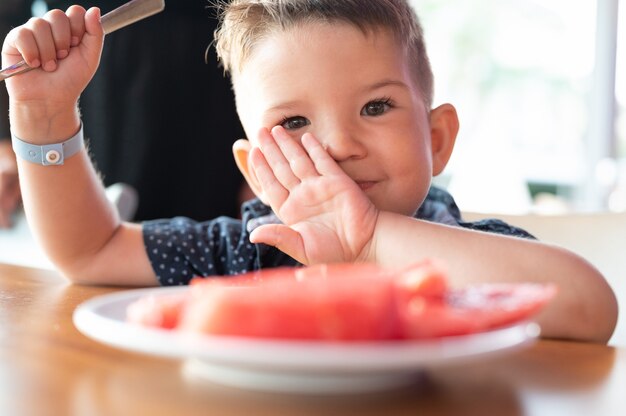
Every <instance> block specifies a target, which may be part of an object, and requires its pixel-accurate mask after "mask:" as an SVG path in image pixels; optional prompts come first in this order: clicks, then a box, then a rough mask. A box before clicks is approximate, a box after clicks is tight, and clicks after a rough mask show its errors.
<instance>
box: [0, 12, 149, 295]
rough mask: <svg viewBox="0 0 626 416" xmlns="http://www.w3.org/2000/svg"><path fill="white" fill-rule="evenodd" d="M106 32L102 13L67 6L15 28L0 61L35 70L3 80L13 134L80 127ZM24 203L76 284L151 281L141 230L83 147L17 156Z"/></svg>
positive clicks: (59, 133)
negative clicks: (121, 210) (48, 156)
mask: <svg viewBox="0 0 626 416" xmlns="http://www.w3.org/2000/svg"><path fill="white" fill-rule="evenodd" d="M103 39H104V33H103V30H102V26H101V24H100V11H99V10H98V9H97V8H92V9H90V10H89V11H85V9H83V8H82V7H79V6H72V7H70V8H69V9H68V10H67V12H66V13H63V12H62V11H59V10H52V11H50V12H48V13H47V14H46V15H45V16H44V17H43V18H33V19H31V20H29V21H28V22H27V23H26V24H24V25H22V26H20V27H17V28H15V29H13V30H12V31H11V32H10V33H9V34H8V35H7V38H6V39H5V41H4V45H3V48H2V66H3V67H6V66H9V65H12V64H14V63H16V62H19V61H20V60H21V59H24V60H26V62H27V63H28V64H29V66H31V67H33V68H38V69H37V70H33V71H30V72H28V73H25V74H22V75H19V76H15V77H12V78H9V79H7V80H6V81H5V82H6V86H7V91H8V93H9V98H10V107H9V112H10V121H11V132H12V134H13V135H14V136H15V137H17V138H19V139H21V140H22V141H24V142H26V143H29V144H32V145H36V146H43V145H48V144H53V143H61V142H63V141H65V140H67V139H69V138H70V137H73V136H74V135H76V134H77V133H78V132H79V130H80V129H81V122H80V114H79V111H78V98H79V96H80V94H81V92H82V91H83V89H84V88H85V87H86V86H87V84H88V83H89V81H90V80H91V78H92V76H93V74H94V73H95V71H96V69H97V67H98V63H99V59H100V53H101V51H102V45H103ZM18 168H19V174H20V183H21V188H22V194H23V200H24V208H25V211H26V215H27V218H28V221H29V223H30V225H31V228H32V230H33V232H34V235H35V237H36V239H37V240H38V241H39V242H40V243H41V244H42V245H43V247H44V249H45V252H46V253H47V254H48V256H49V258H50V260H51V261H52V262H53V263H54V264H55V266H57V268H58V269H59V270H60V271H61V272H62V273H63V274H64V275H65V276H67V277H68V278H69V279H70V280H72V281H76V282H82V283H97V284H123V285H129V284H130V285H148V284H156V280H155V278H154V275H153V272H152V269H151V267H150V264H149V262H148V259H147V256H146V254H145V251H144V249H143V240H142V235H141V229H140V227H138V226H131V225H123V224H121V223H120V220H119V218H118V216H117V212H116V210H115V208H114V207H113V206H112V205H111V204H110V203H109V202H108V200H107V199H106V197H105V193H104V188H103V186H102V183H101V181H100V178H99V177H98V175H97V173H96V172H95V170H94V169H93V166H92V165H91V162H90V160H89V156H88V154H87V151H86V150H85V149H82V150H80V151H79V152H78V153H76V154H75V155H73V156H71V157H68V158H67V159H66V160H65V161H64V164H63V165H60V166H43V165H41V164H38V163H33V162H30V161H26V160H23V159H22V158H19V157H18Z"/></svg>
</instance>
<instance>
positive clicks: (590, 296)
mask: <svg viewBox="0 0 626 416" xmlns="http://www.w3.org/2000/svg"><path fill="white" fill-rule="evenodd" d="M581 261H582V262H584V263H585V265H586V268H587V271H586V273H585V275H586V280H587V285H586V286H587V288H588V291H587V290H583V291H582V296H584V297H585V298H586V302H584V303H583V305H585V306H584V308H583V311H582V314H583V315H584V318H585V322H586V325H587V331H585V332H586V333H588V334H589V335H590V337H589V341H592V342H598V343H603V344H606V343H607V342H608V341H609V339H610V338H611V336H612V335H613V332H614V331H615V327H616V325H617V316H618V303H617V298H616V296H615V293H614V292H613V289H612V288H611V286H610V285H609V283H608V282H607V281H606V279H605V278H604V276H603V275H602V274H601V273H600V272H599V271H598V270H597V269H596V268H595V267H593V266H592V265H590V264H589V263H587V262H586V261H584V260H582V259H581Z"/></svg>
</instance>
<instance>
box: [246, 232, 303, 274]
mask: <svg viewBox="0 0 626 416" xmlns="http://www.w3.org/2000/svg"><path fill="white" fill-rule="evenodd" d="M250 242H251V243H254V244H259V243H263V244H267V245H269V246H273V247H276V248H277V249H279V250H280V251H282V252H283V253H285V254H287V255H288V256H290V257H292V258H294V259H295V260H296V261H299V262H300V263H302V264H305V265H306V264H308V260H307V258H306V252H305V250H304V243H303V241H302V236H300V234H299V233H298V232H297V231H294V230H293V229H291V228H289V227H288V226H286V225H283V224H267V225H261V226H260V227H258V228H256V229H254V231H252V233H250Z"/></svg>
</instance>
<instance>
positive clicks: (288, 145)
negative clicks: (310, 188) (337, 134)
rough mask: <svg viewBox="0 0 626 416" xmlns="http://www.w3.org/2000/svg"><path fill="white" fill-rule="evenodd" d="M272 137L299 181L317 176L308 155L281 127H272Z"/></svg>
mask: <svg viewBox="0 0 626 416" xmlns="http://www.w3.org/2000/svg"><path fill="white" fill-rule="evenodd" d="M272 135H273V136H274V137H275V138H276V143H277V144H278V146H279V147H280V150H281V151H282V153H283V154H284V155H285V158H286V159H287V160H288V161H289V165H290V167H291V171H292V172H293V173H294V174H295V175H296V176H297V177H298V178H299V179H304V178H308V177H312V176H319V174H318V172H317V170H316V169H315V165H314V164H313V162H312V161H311V158H310V157H309V155H308V154H307V153H306V152H305V151H304V149H303V148H302V146H301V145H300V143H299V142H298V141H297V140H294V138H292V137H291V136H290V135H289V133H287V131H286V130H285V129H284V128H283V127H281V126H276V127H274V128H273V129H272Z"/></svg>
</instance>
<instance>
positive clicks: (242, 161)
mask: <svg viewBox="0 0 626 416" xmlns="http://www.w3.org/2000/svg"><path fill="white" fill-rule="evenodd" d="M250 149H252V145H251V144H250V142H249V141H248V140H246V139H239V140H237V141H236V142H235V143H234V144H233V156H234V157H235V163H236V164H237V167H238V168H239V171H240V172H241V174H242V175H243V177H244V178H245V179H246V182H248V186H250V189H251V190H252V192H254V194H255V195H256V196H257V197H258V198H259V199H261V201H263V202H265V201H264V200H263V192H262V191H261V187H260V186H259V181H258V180H257V177H256V175H255V174H254V171H253V170H252V169H250V165H249V163H248V156H249V155H250Z"/></svg>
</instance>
